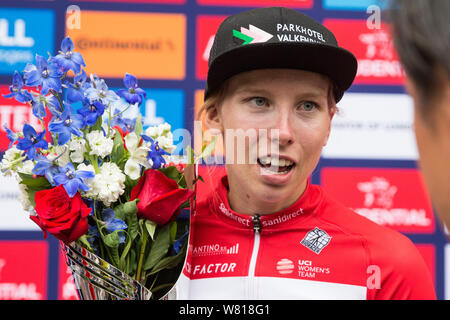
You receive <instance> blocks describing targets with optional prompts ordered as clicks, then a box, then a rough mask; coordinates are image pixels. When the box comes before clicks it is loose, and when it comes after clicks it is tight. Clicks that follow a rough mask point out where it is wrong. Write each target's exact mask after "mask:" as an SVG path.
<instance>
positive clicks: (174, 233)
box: [170, 221, 177, 244]
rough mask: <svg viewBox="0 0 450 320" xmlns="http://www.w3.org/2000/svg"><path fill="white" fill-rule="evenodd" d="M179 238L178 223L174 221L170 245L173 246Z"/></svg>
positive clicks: (171, 226)
mask: <svg viewBox="0 0 450 320" xmlns="http://www.w3.org/2000/svg"><path fill="white" fill-rule="evenodd" d="M176 236H177V222H176V221H172V222H171V223H170V243H171V244H173V243H174V242H175V238H176Z"/></svg>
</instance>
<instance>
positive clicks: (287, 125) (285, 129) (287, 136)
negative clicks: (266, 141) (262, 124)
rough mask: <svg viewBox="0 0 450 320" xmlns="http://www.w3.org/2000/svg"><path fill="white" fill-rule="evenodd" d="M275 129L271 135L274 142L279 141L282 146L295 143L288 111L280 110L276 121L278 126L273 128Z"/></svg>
mask: <svg viewBox="0 0 450 320" xmlns="http://www.w3.org/2000/svg"><path fill="white" fill-rule="evenodd" d="M271 129H272V130H273V129H275V131H274V132H272V133H271V137H272V140H277V141H278V144H279V145H280V146H286V145H289V144H292V143H293V142H294V132H293V130H292V129H293V128H292V123H291V119H290V114H289V112H288V111H287V110H280V111H279V113H278V117H277V119H276V124H275V125H274V126H273V127H272V128H271Z"/></svg>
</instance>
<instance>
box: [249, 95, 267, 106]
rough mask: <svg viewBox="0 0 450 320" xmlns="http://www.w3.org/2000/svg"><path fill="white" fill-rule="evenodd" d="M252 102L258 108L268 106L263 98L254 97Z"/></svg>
mask: <svg viewBox="0 0 450 320" xmlns="http://www.w3.org/2000/svg"><path fill="white" fill-rule="evenodd" d="M250 101H251V102H253V104H254V105H255V106H257V107H263V106H265V105H266V104H267V100H266V99H265V98H262V97H254V98H251V99H250Z"/></svg>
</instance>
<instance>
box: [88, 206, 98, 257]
mask: <svg viewBox="0 0 450 320" xmlns="http://www.w3.org/2000/svg"><path fill="white" fill-rule="evenodd" d="M91 212H92V211H91ZM86 239H87V241H88V242H89V244H90V245H91V248H92V249H94V252H95V253H96V254H97V255H98V254H99V253H100V250H99V247H98V246H97V245H95V240H97V239H100V232H99V231H98V228H97V226H95V225H94V226H91V225H88V233H87V237H86Z"/></svg>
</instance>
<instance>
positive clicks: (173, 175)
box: [159, 166, 181, 181]
mask: <svg viewBox="0 0 450 320" xmlns="http://www.w3.org/2000/svg"><path fill="white" fill-rule="evenodd" d="M159 171H161V172H162V173H164V175H165V176H166V177H167V178H169V179H173V180H175V181H178V180H179V179H180V176H181V173H180V172H179V171H178V169H177V168H176V167H174V166H169V167H166V168H160V169H159Z"/></svg>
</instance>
